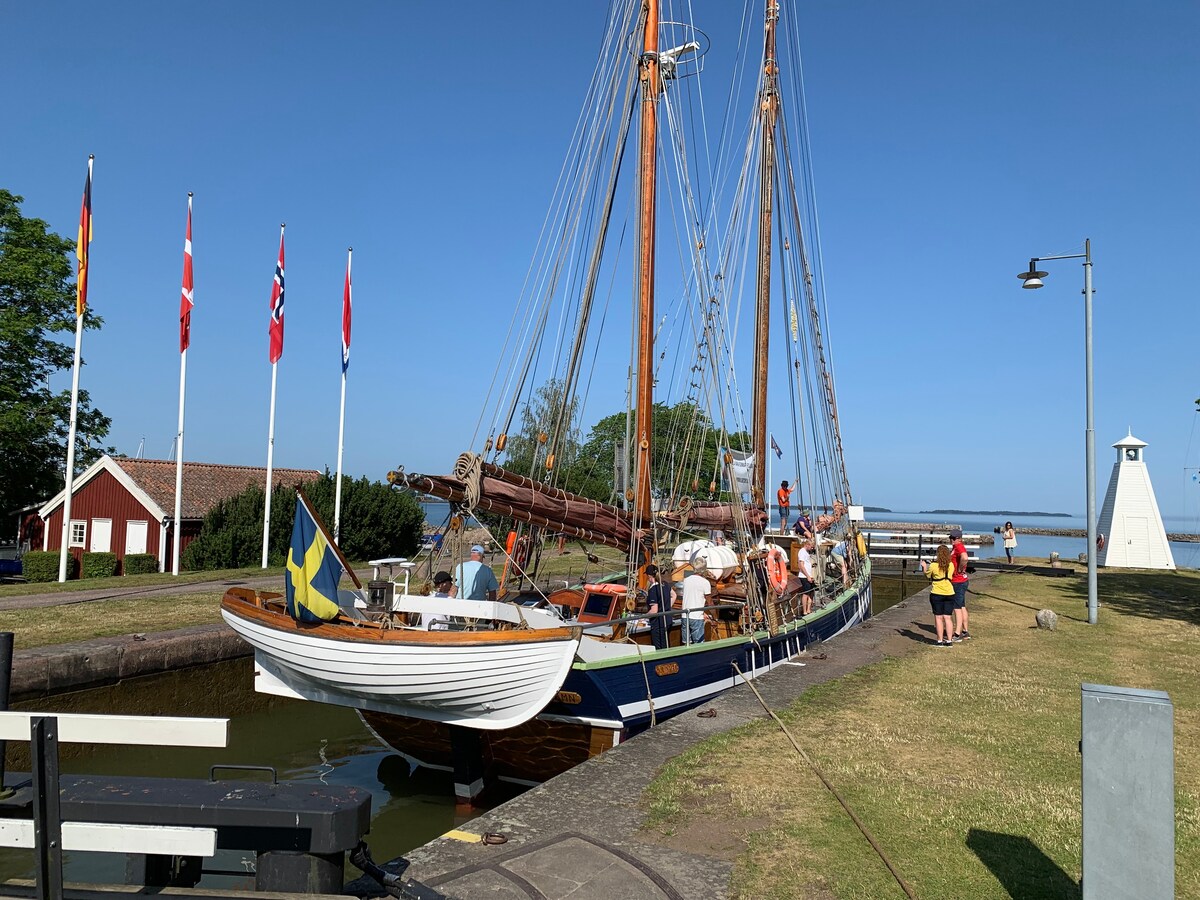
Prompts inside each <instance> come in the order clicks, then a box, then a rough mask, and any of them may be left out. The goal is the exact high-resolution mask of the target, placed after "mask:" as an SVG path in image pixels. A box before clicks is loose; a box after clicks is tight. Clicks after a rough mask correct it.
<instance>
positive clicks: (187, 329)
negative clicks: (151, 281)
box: [179, 193, 195, 353]
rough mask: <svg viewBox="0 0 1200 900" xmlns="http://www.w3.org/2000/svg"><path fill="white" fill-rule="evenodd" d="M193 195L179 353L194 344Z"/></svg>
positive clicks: (185, 246) (185, 243) (186, 242)
mask: <svg viewBox="0 0 1200 900" xmlns="http://www.w3.org/2000/svg"><path fill="white" fill-rule="evenodd" d="M194 305H195V304H194V303H193V302H192V195H191V193H188V218H187V235H186V237H184V239H183V290H182V292H181V293H180V295H179V352H180V353H183V351H185V350H187V348H188V346H189V345H190V344H191V343H192V307H193V306H194Z"/></svg>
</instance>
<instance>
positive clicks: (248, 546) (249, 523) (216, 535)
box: [180, 472, 425, 569]
mask: <svg viewBox="0 0 1200 900" xmlns="http://www.w3.org/2000/svg"><path fill="white" fill-rule="evenodd" d="M303 487H304V493H305V494H306V495H307V496H308V499H309V501H310V502H311V503H312V505H313V508H314V509H315V510H316V512H317V515H318V516H320V517H321V519H322V521H324V522H325V523H326V526H327V527H329V528H332V527H333V503H334V493H335V491H334V489H335V484H334V479H333V476H332V475H330V474H329V472H326V473H325V475H324V477H323V478H320V479H318V480H317V481H315V482H311V483H309V484H306V485H304V486H303ZM264 497H265V494H264V493H263V489H262V488H261V487H258V486H253V487H249V488H247V489H246V490H245V491H243V492H242V493H240V494H238V495H237V496H236V497H231V498H230V499H228V500H225V501H223V502H221V503H218V504H217V505H216V506H215V507H214V508H213V509H212V510H211V511H210V512H209V514H208V515H207V516H205V517H204V523H203V524H202V525H201V527H200V534H199V536H198V537H197V538H196V539H195V540H194V541H192V542H191V543H190V544H188V546H187V547H186V548H185V549H184V551H183V557H182V559H181V560H180V562H181V563H182V564H183V566H184V567H185V568H188V569H235V568H242V567H245V566H253V565H255V564H256V563H258V562H260V561H261V560H262V521H263V503H264ZM295 519H296V492H295V488H294V487H293V486H289V485H281V486H280V487H277V488H275V490H274V491H273V492H272V494H271V533H270V537H269V540H268V559H269V561H270V563H271V565H275V566H281V565H283V564H284V563H285V562H286V561H287V554H288V549H289V547H290V546H291V540H292V526H293V525H294V524H295ZM424 521H425V516H424V513H423V512H422V511H421V507H420V505H419V504H418V503H417V501H416V500H415V499H414V498H413V497H412V496H411V495H410V494H406V493H401V492H399V491H395V490H393V489H392V488H391V487H389V486H388V485H386V484H381V483H379V482H370V481H367V479H366V478H360V479H358V480H357V481H355V480H354V479H352V478H350V477H349V476H342V534H341V540H340V541H339V547H340V548H341V550H342V553H343V554H344V555H345V556H346V557H347V558H348V559H355V560H365V559H373V558H377V557H383V556H395V555H401V556H404V555H408V554H412V553H413V552H415V551H416V549H417V545H418V543H419V542H420V539H421V532H422V530H423V526H424Z"/></svg>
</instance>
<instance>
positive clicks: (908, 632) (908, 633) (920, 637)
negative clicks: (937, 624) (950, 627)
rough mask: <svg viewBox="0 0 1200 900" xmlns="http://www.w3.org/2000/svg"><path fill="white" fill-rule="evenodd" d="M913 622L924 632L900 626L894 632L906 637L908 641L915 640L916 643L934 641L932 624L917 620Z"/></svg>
mask: <svg viewBox="0 0 1200 900" xmlns="http://www.w3.org/2000/svg"><path fill="white" fill-rule="evenodd" d="M915 624H916V626H917V627H918V628H920V629H921V631H924V632H925V634H918V633H917V632H915V631H913V630H912V629H911V628H901V629H899V630H897V632H896V634H898V635H900V636H901V637H906V638H908V639H909V640H910V641H916V642H917V643H918V644H932V643H935V639H934V637H933V634H934V629H933V626H932V625H924V624H921V623H919V622H918V623H915Z"/></svg>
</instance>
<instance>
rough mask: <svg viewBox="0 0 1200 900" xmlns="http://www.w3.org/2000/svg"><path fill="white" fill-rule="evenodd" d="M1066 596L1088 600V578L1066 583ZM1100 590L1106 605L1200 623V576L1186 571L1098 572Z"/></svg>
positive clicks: (1082, 601) (1147, 615) (1144, 615)
mask: <svg viewBox="0 0 1200 900" xmlns="http://www.w3.org/2000/svg"><path fill="white" fill-rule="evenodd" d="M1063 588H1064V590H1063V594H1064V596H1067V597H1071V598H1078V600H1079V604H1080V609H1083V606H1084V604H1085V603H1087V580H1086V579H1079V580H1078V581H1076V580H1072V581H1071V582H1070V583H1069V584H1064V585H1063ZM1096 593H1097V594H1098V595H1099V598H1100V603H1101V605H1102V606H1107V607H1111V608H1112V609H1114V610H1116V611H1117V612H1119V613H1123V614H1124V615H1128V616H1141V617H1142V618H1145V619H1176V620H1178V621H1180V622H1187V623H1188V624H1191V625H1200V578H1196V577H1195V576H1194V575H1190V574H1185V573H1183V572H1178V571H1176V572H1171V571H1162V572H1157V571H1152V570H1147V569H1131V570H1124V571H1120V570H1115V569H1111V570H1104V571H1101V572H1098V573H1097V579H1096Z"/></svg>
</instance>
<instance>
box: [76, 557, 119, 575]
mask: <svg viewBox="0 0 1200 900" xmlns="http://www.w3.org/2000/svg"><path fill="white" fill-rule="evenodd" d="M116 574H117V554H115V553H85V554H83V577H84V578H110V577H112V576H113V575H116Z"/></svg>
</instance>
